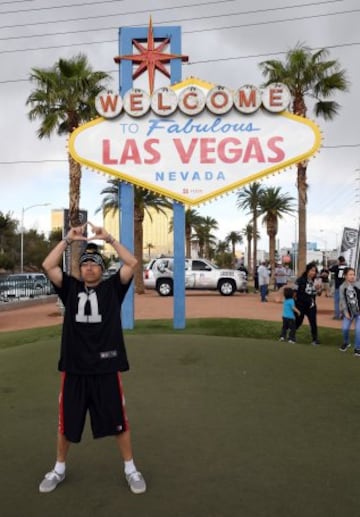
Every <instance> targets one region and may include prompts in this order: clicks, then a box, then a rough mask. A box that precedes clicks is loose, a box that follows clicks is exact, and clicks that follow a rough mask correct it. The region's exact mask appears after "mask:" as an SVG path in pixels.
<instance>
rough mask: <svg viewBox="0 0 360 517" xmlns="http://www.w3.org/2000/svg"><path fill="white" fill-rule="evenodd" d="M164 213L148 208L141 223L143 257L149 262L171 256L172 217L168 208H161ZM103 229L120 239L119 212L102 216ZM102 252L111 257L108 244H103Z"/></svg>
mask: <svg viewBox="0 0 360 517" xmlns="http://www.w3.org/2000/svg"><path fill="white" fill-rule="evenodd" d="M162 210H163V211H164V213H161V212H157V211H156V210H155V209H154V208H149V209H148V212H149V214H150V215H149V214H148V213H147V212H145V217H144V221H143V245H144V249H143V257H144V260H150V259H151V258H154V257H159V256H160V255H170V256H171V255H173V253H174V251H173V250H174V238H173V232H169V227H170V222H171V220H172V217H173V211H172V210H170V209H168V208H162ZM104 227H105V228H106V230H107V231H108V232H109V233H110V234H111V235H114V237H116V238H119V237H120V231H119V212H118V210H116V211H115V212H114V211H113V210H110V211H109V212H107V214H105V216H104ZM104 252H105V254H106V255H108V256H111V255H112V254H113V249H112V247H111V246H110V245H109V244H105V246H104Z"/></svg>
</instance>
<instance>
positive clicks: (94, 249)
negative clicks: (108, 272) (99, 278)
mask: <svg viewBox="0 0 360 517" xmlns="http://www.w3.org/2000/svg"><path fill="white" fill-rule="evenodd" d="M88 261H90V262H95V264H97V265H98V266H101V268H102V270H103V271H104V270H105V262H104V259H103V257H102V255H101V253H99V251H98V246H97V244H95V243H94V242H89V243H88V244H87V246H86V248H85V250H84V251H83V253H82V254H81V255H80V259H79V265H80V266H81V264H83V263H84V262H88Z"/></svg>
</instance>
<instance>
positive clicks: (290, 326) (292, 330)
mask: <svg viewBox="0 0 360 517" xmlns="http://www.w3.org/2000/svg"><path fill="white" fill-rule="evenodd" d="M283 293H284V301H283V309H282V329H281V334H280V341H286V338H287V332H288V331H289V336H288V342H289V343H296V321H295V315H296V314H297V315H298V316H300V311H299V309H297V308H296V306H295V300H294V296H295V291H294V289H292V288H291V287H284V291H283Z"/></svg>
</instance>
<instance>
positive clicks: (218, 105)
mask: <svg viewBox="0 0 360 517" xmlns="http://www.w3.org/2000/svg"><path fill="white" fill-rule="evenodd" d="M233 103H234V101H233V96H232V93H231V91H230V90H229V89H228V88H225V87H223V86H215V88H213V89H212V90H210V91H209V93H208V94H207V96H206V107H207V108H208V110H209V111H211V112H212V113H214V114H215V115H224V114H225V113H227V112H228V111H230V110H231V108H232V107H233Z"/></svg>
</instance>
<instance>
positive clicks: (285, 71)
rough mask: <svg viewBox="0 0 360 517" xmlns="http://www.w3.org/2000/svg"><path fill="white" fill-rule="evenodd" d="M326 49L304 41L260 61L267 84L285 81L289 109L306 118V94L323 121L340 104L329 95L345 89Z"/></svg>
mask: <svg viewBox="0 0 360 517" xmlns="http://www.w3.org/2000/svg"><path fill="white" fill-rule="evenodd" d="M328 54H329V53H328V51H327V49H321V50H317V51H315V52H312V51H311V49H310V48H308V47H307V46H305V45H303V44H298V45H297V46H296V47H295V48H294V49H293V50H290V51H289V52H288V53H287V55H286V58H285V62H284V63H283V62H281V61H277V60H272V59H271V60H268V61H263V62H262V63H260V65H259V66H260V68H261V69H262V73H263V75H264V76H265V77H266V78H267V81H266V85H268V84H270V83H273V82H281V83H284V84H285V85H286V86H287V87H288V88H289V90H290V93H291V95H292V98H293V99H292V112H293V113H295V114H296V115H299V116H302V117H305V116H306V112H307V106H306V103H305V98H306V97H311V98H312V99H315V104H314V112H315V115H316V116H322V117H323V118H324V119H325V120H332V119H333V118H334V116H335V115H337V113H338V112H339V108H340V105H339V104H338V103H337V102H335V101H332V100H329V98H330V97H331V96H334V95H336V94H337V92H342V91H346V90H347V89H348V85H349V83H348V81H347V79H346V73H345V70H342V69H340V65H339V63H338V61H337V60H334V59H332V60H326V58H327V56H328ZM307 165H308V163H307V160H303V161H302V162H300V163H298V164H297V189H298V219H299V246H298V248H299V254H298V271H303V270H304V269H305V264H306V240H307V238H306V204H307V188H308V184H307V177H306V172H307Z"/></svg>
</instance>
